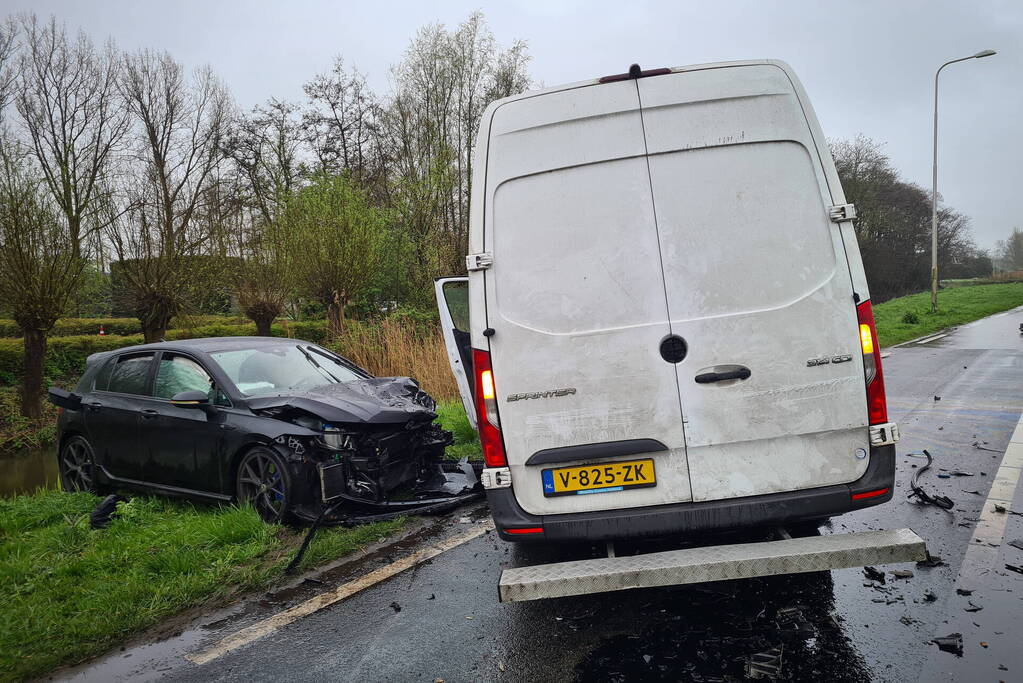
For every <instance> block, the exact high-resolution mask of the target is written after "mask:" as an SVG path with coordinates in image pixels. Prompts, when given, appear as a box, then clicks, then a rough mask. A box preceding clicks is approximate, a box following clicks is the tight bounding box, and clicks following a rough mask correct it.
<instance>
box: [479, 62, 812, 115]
mask: <svg viewBox="0 0 1023 683" xmlns="http://www.w3.org/2000/svg"><path fill="white" fill-rule="evenodd" d="M764 64H769V65H773V66H777V67H778V68H779V69H781V70H782V71H784V72H785V73H786V74H788V75H790V76H791V74H792V67H790V66H789V65H788V64H787V63H786V62H784V61H782V60H780V59H742V60H736V61H731V62H707V63H706V64H690V65H688V66H672V67H668V71H669V72H670V73H683V72H685V71H703V70H706V69H723V68H729V67H735V66H756V65H764ZM641 66H642V65H641ZM643 68H644V70H646V69H651V68H654V67H643ZM628 70H629V67H628V65H626V67H625V69H624V70H623V72H622V73H624V72H626V71H628ZM609 75H611V74H601V75H599V76H595V77H593V78H590V79H587V80H585V81H575V82H572V83H564V84H562V85H555V86H551V87H549V88H541V89H539V90H527V91H525V92H522V93H519V94H518V95H512V96H510V97H504V98H502V99H500V100H497V101H496V102H495V103H494V104H506V103H508V102H514V101H516V100H524V99H528V98H530V97H536V96H538V95H549V94H551V93H555V92H560V91H562V90H573V89H575V88H584V87H586V86H591V85H601V83H600V79H601V78H604V77H605V76H609ZM648 78H655V76H649V77H648ZM494 104H492V105H491V106H494Z"/></svg>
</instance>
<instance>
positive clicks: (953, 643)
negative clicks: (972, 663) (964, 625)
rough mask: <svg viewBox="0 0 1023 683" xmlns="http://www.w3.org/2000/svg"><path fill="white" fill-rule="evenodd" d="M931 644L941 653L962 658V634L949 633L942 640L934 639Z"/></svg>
mask: <svg viewBox="0 0 1023 683" xmlns="http://www.w3.org/2000/svg"><path fill="white" fill-rule="evenodd" d="M931 642H932V643H934V644H935V645H937V646H938V649H939V650H941V651H942V652H951V653H952V654H954V655H955V656H956V657H962V656H963V634H962V633H950V634H948V635H947V636H945V637H943V638H934V639H933V640H931Z"/></svg>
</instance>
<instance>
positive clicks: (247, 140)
mask: <svg viewBox="0 0 1023 683" xmlns="http://www.w3.org/2000/svg"><path fill="white" fill-rule="evenodd" d="M297 110H298V107H296V106H295V105H294V104H291V103H289V102H283V101H281V100H277V99H271V100H270V101H269V102H267V104H266V105H265V106H262V107H254V108H253V109H252V111H251V112H250V113H249V114H248V115H246V114H235V116H234V117H233V119H232V121H231V125H230V128H229V130H228V132H227V135H226V136H225V139H224V153H225V154H226V155H227V156H228V157H230V159H231V160H232V161H233V162H234V164H235V166H236V167H237V168H238V171H239V172H240V174H241V176H242V177H243V178H244V180H245V183H246V189H247V191H248V201H249V203H250V204H251V206H252V207H253V208H254V209H256V210H257V211H258V213H259V217H260V218H261V219H262V221H263V222H264V223H267V224H269V223H272V222H273V220H274V218H275V217H276V215H277V211H278V209H279V205H280V203H281V201H282V200H283V199H284V198H286V197H288V196H290V195H291V193H292V192H293V191H294V190H295V188H296V187H297V185H298V182H299V173H300V163H301V160H300V158H299V154H300V149H299V148H300V146H301V144H302V133H303V131H302V130H301V125H300V123H299V122H298V121H297V120H296V117H295V115H296V112H297Z"/></svg>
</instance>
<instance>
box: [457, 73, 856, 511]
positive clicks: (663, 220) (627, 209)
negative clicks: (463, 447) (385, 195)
mask: <svg viewBox="0 0 1023 683" xmlns="http://www.w3.org/2000/svg"><path fill="white" fill-rule="evenodd" d="M843 203H845V198H844V196H843V195H842V192H841V187H840V184H839V182H838V177H837V173H836V172H835V169H834V164H833V162H832V160H831V157H830V153H829V152H828V150H827V145H826V141H825V139H824V137H823V134H822V133H821V131H820V127H819V125H818V124H817V121H816V118H815V117H814V114H813V110H812V108H811V107H810V106H809V103H808V102H807V100H806V98H805V95H804V93H803V91H802V88H801V86H800V85H799V83H798V80H797V79H796V78H795V76H794V75H793V74H792V73H791V71H790V70H789V69H788V67H787V66H786V65H784V64H782V63H780V62H763V61H760V62H737V63H728V64H713V65H704V66H699V67H685V68H681V69H674V70H673V73H671V74H668V75H661V76H652V77H648V78H641V79H636V80H626V81H619V82H614V83H606V84H599V85H598V84H597V83H596V82H595V81H590V82H585V83H579V84H574V85H570V86H565V87H561V88H553V89H548V90H544V91H540V92H534V93H527V94H524V95H520V96H517V97H513V98H508V99H505V100H500V101H498V102H495V103H493V104H492V105H491V106H490V107H489V108H488V109H487V111H486V112H485V113H484V116H483V120H482V123H481V127H480V136H479V142H478V144H477V149H476V167H475V169H474V176H473V198H472V208H471V221H470V223H471V225H470V252H472V253H482V252H489V253H491V254H493V264H492V265H491V266H490V267H489V268H488V269H486V270H480V271H474V272H470V273H469V287H470V312H471V316H472V330H471V335H472V345H473V347H475V348H479V349H484V350H488V351H489V352H490V353H491V363H492V367H493V371H494V379H495V384H496V391H497V394H498V411H499V417H500V422H501V425H500V428H501V432H502V434H503V437H504V444H505V450H506V453H507V458H508V464H509V468H510V470H511V474H512V481H513V488H514V493H515V498H516V500H517V502H518V503H519V505H520V506H521V507H522V508H523V509H524V510H525V511H527V512H529V513H531V514H561V513H570V512H586V511H593V510H611V509H618V508H630V507H641V506H650V505H659V504H665V503H677V502H685V501H690V500H692V501H707V500H718V499H723V498H734V497H741V496H750V495H757V494H765V493H775V492H781V491H792V490H798V489H806V488H815V487H821V486H827V485H829V484H836V483H845V482H850V481H853V480H855V479H857V478H858V477H860V476H861V475H862V474H863V472H864V470H865V469H866V466H867V462H866V460H865V459H864V458H863V457H862V454H864V453H865V451H864V450H862V449H867V448H868V447H869V444H868V430H867V412H866V398H865V383H864V369H863V363H862V361H861V355H860V350H859V341H858V325H857V320H856V311H855V302H854V293H855V294H856V295H858V296H859V298H860V300H866V299H867V298H868V297H869V295H868V292H867V289H866V280H865V276H864V274H863V268H862V263H861V262H860V259H859V251H858V249H857V247H856V243H855V235H854V233H853V230H852V223H851V222H848V221H846V222H844V223H841V224H839V223H834V222H832V221H831V220H830V219H829V209H830V207H831V206H832V205H835V204H843ZM847 254H848V256H847ZM486 328H492V329H493V330H494V333H493V336H489V337H487V336H484V335H483V330H484V329H486ZM670 334H676V335H679V336H681V337H682V338H684V339H685V340H686V342H687V345H688V354H687V356H686V357H685V359H684V360H682V361H681V362H680V363H677V364H672V363H669V362H666V361H665V360H664V359H663V358H662V357H661V355H660V352H659V344H660V342H661V341H662V340H663V339H664V338H665V337H667V336H668V335H670ZM846 356H848V357H849V358H850V359H849V360H848V361H844V362H838V363H828V364H822V365H809V364H808V362H809V361H811V360H814V359H819V358H824V357H827V358H844V357H846ZM733 366H741V367H745V368H749V370H750V372H751V374H750V377H749V379H747V380H730V381H726V382H720V383H712V384H697V383H696V382H695V381H694V377H695V376H696V375H698V374H701V373H705V372H711V371H716V369H720V368H723V367H733ZM563 388H572V389H575V392H574V393H571V394H565V395H561V396H551V397H546V398H537V399H532V400H515V401H508V400H507V398H508V397H509V396H511V395H514V394H520V393H524V394H528V393H532V392H544V391H551V390H558V389H563ZM629 439H655V440H657V441H660V442H661V443H663V444H664V446H665V447H666V450H664V451H660V452H654V453H649V454H637V455H631V456H629V457H628V458H617V459H629V460H632V459H637V458H641V457H651V458H653V459H654V462H655V469H656V474H657V485H656V486H655V487H651V488H641V489H631V490H626V491H621V492H615V493H603V494H598V495H576V496H561V497H549V498H547V497H544V495H543V489H542V483H541V479H540V476H541V470H542V469H544V468H543V467H539V466H535V465H526V464H525V463H526V460H527V459H528V458H529V457H530V456H531V455H533V454H534V453H536V452H538V451H541V450H547V449H552V448H554V449H556V448H559V447H565V446H577V445H585V444H595V443H602V442H608V441H621V440H629ZM583 462H589V461H579V462H574V463H573V462H566V463H558V466H563V465H572V464H583Z"/></svg>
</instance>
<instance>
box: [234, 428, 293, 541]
mask: <svg viewBox="0 0 1023 683" xmlns="http://www.w3.org/2000/svg"><path fill="white" fill-rule="evenodd" d="M235 493H236V495H237V497H238V502H239V503H243V502H248V503H250V504H251V505H252V507H253V508H255V509H256V512H257V513H259V516H260V517H262V518H263V520H264V521H266V522H271V523H276V522H283V521H286V520H287V518H288V513H289V511H290V509H291V479H290V477H289V476H288V471H287V468H286V467H285V466H284V461H283V460H281V457H280V456H279V455H277V454H276V453H274V452H273V451H272V450H270V449H269V448H263V447H262V446H257V447H256V448H253V449H252V450H250V451H249V452H248V453H246V454H245V455H244V456H243V457H242V460H241V462H240V463H238V472H237V474H235Z"/></svg>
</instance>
